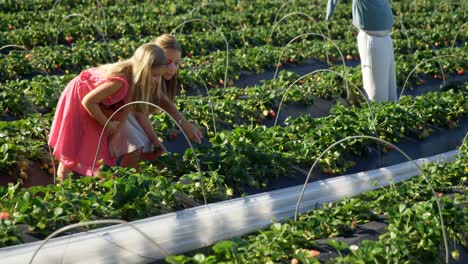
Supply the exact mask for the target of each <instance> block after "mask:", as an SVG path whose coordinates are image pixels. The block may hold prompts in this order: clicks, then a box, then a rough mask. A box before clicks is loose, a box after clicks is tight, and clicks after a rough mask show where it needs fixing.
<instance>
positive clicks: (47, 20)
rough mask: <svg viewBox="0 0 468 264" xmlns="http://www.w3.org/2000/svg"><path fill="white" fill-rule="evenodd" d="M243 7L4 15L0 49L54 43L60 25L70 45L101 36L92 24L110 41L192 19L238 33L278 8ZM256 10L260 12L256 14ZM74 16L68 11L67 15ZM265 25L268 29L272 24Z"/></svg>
mask: <svg viewBox="0 0 468 264" xmlns="http://www.w3.org/2000/svg"><path fill="white" fill-rule="evenodd" d="M258 6H260V7H258ZM194 7H195V6H194ZM234 8H238V7H236V6H233V7H232V9H234ZM246 8H248V9H249V10H250V12H249V10H245V9H244V10H243V12H242V13H239V14H233V11H232V10H231V9H229V10H226V9H222V11H223V12H221V13H218V14H212V13H209V14H208V13H207V14H200V11H197V12H194V13H193V14H188V13H180V12H175V13H177V15H175V14H174V12H170V11H169V12H168V13H166V12H167V8H162V7H157V6H154V5H152V4H146V5H145V4H143V5H141V4H139V5H133V6H126V8H125V9H122V8H121V7H119V6H117V7H115V8H112V7H111V8H106V9H105V12H106V19H105V20H104V18H103V17H102V14H101V10H99V9H96V7H94V6H92V7H89V8H87V9H81V10H79V12H77V13H78V14H79V15H83V16H85V17H87V18H88V19H89V20H84V21H83V20H82V19H81V18H69V19H67V20H65V21H64V20H63V18H64V15H63V13H68V12H66V11H65V10H57V11H54V13H53V14H52V15H51V14H50V13H39V14H38V15H37V20H31V14H30V12H29V13H26V14H24V15H18V14H14V16H13V15H10V16H12V17H11V18H10V17H9V16H8V15H6V19H5V21H4V22H3V23H4V24H0V28H2V29H3V30H2V31H3V32H2V34H0V46H1V45H6V44H13V43H14V44H17V45H25V46H27V47H34V46H37V45H51V44H54V43H55V39H56V36H57V33H58V31H59V29H58V27H59V25H60V27H61V28H60V31H63V33H62V34H60V35H59V36H60V38H59V40H60V43H62V44H69V42H70V41H66V40H65V39H64V36H69V37H72V38H74V39H86V40H91V41H93V40H100V39H101V35H100V33H99V32H98V31H97V29H96V28H94V26H93V24H94V25H96V26H98V27H99V28H100V29H102V30H104V29H106V33H107V36H109V37H111V38H113V39H116V38H120V37H126V38H139V37H141V36H142V35H158V34H160V33H161V32H170V31H171V30H172V29H173V28H175V27H176V26H177V25H179V24H181V23H182V22H184V21H186V20H188V19H191V18H197V19H204V20H208V21H210V22H211V23H214V24H215V25H216V27H217V28H218V29H220V30H222V31H224V32H230V31H232V30H239V29H240V28H241V27H242V28H245V27H248V28H252V27H255V26H260V25H262V26H266V25H268V24H270V23H271V22H272V20H273V17H274V16H273V14H274V11H275V10H276V9H277V8H279V6H278V5H277V6H269V7H268V8H267V9H264V8H262V7H261V5H258V4H255V5H253V6H248V7H246ZM308 9H309V10H307V11H306V12H308V13H311V12H315V14H312V15H314V16H317V15H318V14H319V13H318V11H317V10H315V11H314V10H311V8H308ZM169 10H170V8H169ZM254 10H255V11H256V12H255V13H253V11H254ZM259 10H263V11H260V12H259ZM60 11H62V12H60ZM304 11H305V10H304ZM73 13H74V12H70V13H69V14H73ZM256 16H262V17H263V16H266V17H268V19H265V20H259V19H255V17H256ZM35 17H36V16H35ZM142 18H143V19H142ZM28 19H29V20H30V22H29V23H28V22H27V21H25V20H28ZM77 19H80V23H76V20H77ZM259 23H261V24H259ZM267 23H268V24H267ZM20 25H21V27H20ZM268 26H269V28H271V25H268ZM180 30H181V31H182V32H185V33H193V31H196V32H203V31H212V30H213V28H212V26H211V25H209V24H206V23H195V24H190V23H189V24H186V25H185V26H184V27H183V28H181V29H180Z"/></svg>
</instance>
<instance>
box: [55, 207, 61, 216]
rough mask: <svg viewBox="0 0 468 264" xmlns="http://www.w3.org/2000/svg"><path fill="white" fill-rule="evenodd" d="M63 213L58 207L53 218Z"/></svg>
mask: <svg viewBox="0 0 468 264" xmlns="http://www.w3.org/2000/svg"><path fill="white" fill-rule="evenodd" d="M62 213H63V209H62V208H60V207H58V208H55V210H54V216H59V215H61V214H62Z"/></svg>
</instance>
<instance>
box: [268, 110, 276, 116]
mask: <svg viewBox="0 0 468 264" xmlns="http://www.w3.org/2000/svg"><path fill="white" fill-rule="evenodd" d="M275 116H276V113H275V111H274V110H270V111H269V112H268V114H267V117H268V118H275Z"/></svg>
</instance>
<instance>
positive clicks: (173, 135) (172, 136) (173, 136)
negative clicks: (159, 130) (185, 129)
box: [169, 133, 177, 139]
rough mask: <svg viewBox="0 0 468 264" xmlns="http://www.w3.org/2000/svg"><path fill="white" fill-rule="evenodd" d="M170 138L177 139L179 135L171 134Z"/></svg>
mask: <svg viewBox="0 0 468 264" xmlns="http://www.w3.org/2000/svg"><path fill="white" fill-rule="evenodd" d="M169 137H170V138H171V139H175V138H176V137H177V134H176V133H171V134H170V135H169Z"/></svg>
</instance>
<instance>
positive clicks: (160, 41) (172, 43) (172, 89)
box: [153, 34, 182, 102]
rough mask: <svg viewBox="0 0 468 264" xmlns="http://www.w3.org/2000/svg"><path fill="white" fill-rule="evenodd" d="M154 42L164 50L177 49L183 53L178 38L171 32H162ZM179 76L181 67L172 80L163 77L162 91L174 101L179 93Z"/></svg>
mask: <svg viewBox="0 0 468 264" xmlns="http://www.w3.org/2000/svg"><path fill="white" fill-rule="evenodd" d="M153 43H154V44H156V45H158V46H159V47H161V48H162V49H163V50H164V51H168V50H176V51H178V52H180V53H182V49H181V48H180V45H179V42H177V39H176V38H175V37H174V36H172V35H170V34H162V35H161V36H159V37H157V38H156V39H154V41H153ZM178 76H179V69H177V72H176V73H175V74H174V76H172V78H171V79H170V80H164V78H161V91H162V92H164V93H165V94H166V95H167V97H169V99H170V100H171V101H173V102H174V101H175V96H176V93H177V78H178Z"/></svg>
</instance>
